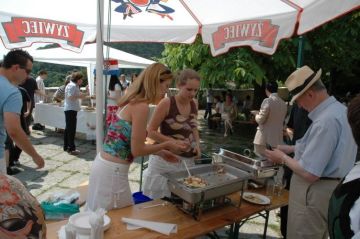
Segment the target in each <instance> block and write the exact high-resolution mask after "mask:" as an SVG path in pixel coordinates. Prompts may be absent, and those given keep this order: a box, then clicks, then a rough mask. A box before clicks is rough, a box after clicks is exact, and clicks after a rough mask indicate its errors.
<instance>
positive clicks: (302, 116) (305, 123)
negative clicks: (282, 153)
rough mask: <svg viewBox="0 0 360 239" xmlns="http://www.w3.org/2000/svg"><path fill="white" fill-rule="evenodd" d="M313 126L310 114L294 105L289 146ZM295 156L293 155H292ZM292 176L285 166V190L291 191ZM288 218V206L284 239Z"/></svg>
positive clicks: (282, 227) (284, 214)
mask: <svg viewBox="0 0 360 239" xmlns="http://www.w3.org/2000/svg"><path fill="white" fill-rule="evenodd" d="M310 125H311V120H310V119H309V117H308V112H307V111H306V110H305V109H303V108H300V107H299V106H298V105H297V104H296V103H295V102H294V103H293V105H292V108H291V111H290V116H289V120H288V123H287V125H286V126H287V127H286V135H287V137H288V138H289V139H290V141H289V142H288V143H287V144H290V145H295V144H296V141H297V140H298V139H301V138H302V137H303V136H304V135H305V133H306V131H307V129H308V128H309V126H310ZM292 156H293V155H292ZM291 176H292V171H291V169H289V168H288V167H287V166H284V176H283V178H284V179H285V181H286V186H285V189H287V190H290V180H291ZM287 216H288V206H285V207H281V208H280V231H281V234H282V235H283V237H284V238H286V228H287V219H288V218H287Z"/></svg>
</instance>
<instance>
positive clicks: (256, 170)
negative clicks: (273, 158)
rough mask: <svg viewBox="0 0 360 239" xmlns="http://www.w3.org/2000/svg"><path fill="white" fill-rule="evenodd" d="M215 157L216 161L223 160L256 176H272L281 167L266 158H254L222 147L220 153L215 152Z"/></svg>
mask: <svg viewBox="0 0 360 239" xmlns="http://www.w3.org/2000/svg"><path fill="white" fill-rule="evenodd" d="M214 157H215V158H216V159H215V161H222V162H223V163H225V164H229V165H232V166H234V167H236V168H240V169H242V170H245V171H247V172H249V173H250V174H252V176H253V177H254V178H267V177H272V176H274V175H275V174H276V173H277V171H278V169H279V165H277V164H274V163H272V162H270V161H268V160H267V159H265V158H257V159H253V158H250V157H246V156H244V155H241V154H238V153H234V152H231V151H229V150H226V149H222V148H220V152H219V153H218V154H216V153H215V154H214Z"/></svg>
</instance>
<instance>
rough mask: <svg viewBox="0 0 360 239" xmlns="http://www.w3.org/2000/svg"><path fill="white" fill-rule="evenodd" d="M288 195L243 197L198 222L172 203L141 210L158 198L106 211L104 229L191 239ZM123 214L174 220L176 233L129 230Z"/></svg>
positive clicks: (109, 236) (54, 227) (50, 230)
mask: <svg viewBox="0 0 360 239" xmlns="http://www.w3.org/2000/svg"><path fill="white" fill-rule="evenodd" d="M256 192H258V193H263V190H257V191H256ZM288 196H289V195H288V191H285V192H283V194H282V195H281V196H275V197H273V198H272V202H271V204H270V205H266V206H263V205H255V204H251V203H247V202H245V201H244V200H243V201H242V203H241V207H240V208H238V207H236V206H233V205H227V206H224V207H220V208H216V209H212V210H209V211H207V212H204V213H203V215H202V217H201V220H200V221H196V220H195V219H193V218H192V217H191V216H190V215H188V214H185V213H184V212H182V211H181V210H179V209H178V208H176V206H174V205H172V204H169V205H167V206H160V207H154V208H147V209H142V207H143V206H147V205H152V204H157V203H161V202H162V200H160V199H158V200H154V201H151V202H147V203H143V204H138V205H134V206H130V207H126V208H121V209H116V210H111V211H110V212H108V213H107V215H108V216H109V217H110V218H111V226H110V228H109V229H108V230H107V231H106V232H105V239H115V238H116V239H117V238H124V239H126V238H129V239H133V238H141V239H152V238H179V239H185V238H194V237H197V236H201V235H205V234H207V233H210V232H212V231H215V230H217V229H220V228H223V227H224V226H227V225H235V226H234V227H233V228H234V229H235V230H236V228H237V229H238V227H237V226H236V225H238V224H239V223H240V222H241V221H242V220H244V219H247V218H249V217H251V216H253V215H256V214H258V213H260V212H262V211H265V212H266V211H270V210H273V209H276V208H279V207H282V206H285V205H287V203H288ZM230 197H231V198H232V200H234V201H235V202H237V201H238V200H239V197H240V196H239V194H238V193H235V194H232V195H230ZM122 217H128V218H136V219H143V220H153V221H158V222H166V223H174V224H177V225H178V232H177V233H175V234H170V236H165V235H162V234H159V233H157V232H153V231H149V230H147V229H138V230H133V231H129V230H127V229H126V224H124V223H123V222H122V221H121V218H122ZM66 223H67V221H66V220H65V221H60V222H55V223H51V224H48V225H47V238H48V239H55V238H57V231H58V230H59V229H60V228H61V226H63V225H65V224H66ZM235 233H236V232H235ZM232 234H234V233H232Z"/></svg>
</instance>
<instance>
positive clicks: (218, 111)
mask: <svg viewBox="0 0 360 239" xmlns="http://www.w3.org/2000/svg"><path fill="white" fill-rule="evenodd" d="M214 102H215V114H212V115H211V117H210V116H209V118H208V126H209V129H216V128H217V127H218V126H219V124H220V121H221V115H222V114H223V113H224V102H223V101H222V99H221V96H219V95H216V96H215V97H214Z"/></svg>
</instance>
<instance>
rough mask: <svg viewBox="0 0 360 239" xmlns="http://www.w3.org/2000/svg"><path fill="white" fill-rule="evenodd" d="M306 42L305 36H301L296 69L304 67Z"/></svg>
mask: <svg viewBox="0 0 360 239" xmlns="http://www.w3.org/2000/svg"><path fill="white" fill-rule="evenodd" d="M304 41H305V38H304V37H303V36H299V43H298V54H297V62H296V68H300V67H302V65H303V61H304Z"/></svg>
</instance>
